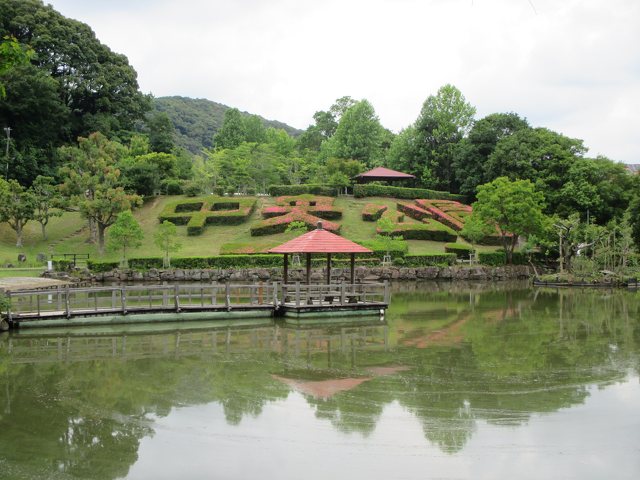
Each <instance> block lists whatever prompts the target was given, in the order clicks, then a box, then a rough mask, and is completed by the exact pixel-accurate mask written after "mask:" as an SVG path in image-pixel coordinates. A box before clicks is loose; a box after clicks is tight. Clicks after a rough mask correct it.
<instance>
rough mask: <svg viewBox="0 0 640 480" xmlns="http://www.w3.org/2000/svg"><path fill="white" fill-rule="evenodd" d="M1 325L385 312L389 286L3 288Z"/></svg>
mask: <svg viewBox="0 0 640 480" xmlns="http://www.w3.org/2000/svg"><path fill="white" fill-rule="evenodd" d="M6 296H7V298H8V299H9V302H10V305H11V306H10V308H9V309H8V311H7V315H6V319H5V320H4V322H5V325H4V326H5V327H9V326H11V327H46V326H61V325H82V326H85V325H98V324H121V323H137V322H142V323H145V322H149V323H153V322H162V321H165V322H170V321H174V322H175V321H186V320H196V319H200V320H201V319H213V318H224V319H229V318H258V317H265V316H269V317H270V316H276V315H278V316H280V315H282V316H294V317H300V316H305V315H306V316H310V315H315V316H318V315H320V316H323V315H326V316H331V315H333V316H337V315H342V316H348V315H349V314H354V313H356V314H362V313H365V314H366V313H369V314H371V313H372V312H378V313H379V311H380V310H382V311H384V309H386V308H387V306H388V304H389V297H390V292H389V286H388V284H386V283H384V284H337V285H307V284H299V283H298V284H292V285H291V284H290V285H285V284H282V283H279V282H272V283H256V284H250V285H241V284H232V283H227V284H218V283H211V284H192V285H189V284H187V285H184V284H182V285H135V286H110V287H85V288H69V287H62V288H56V289H49V290H22V291H13V292H7V294H6Z"/></svg>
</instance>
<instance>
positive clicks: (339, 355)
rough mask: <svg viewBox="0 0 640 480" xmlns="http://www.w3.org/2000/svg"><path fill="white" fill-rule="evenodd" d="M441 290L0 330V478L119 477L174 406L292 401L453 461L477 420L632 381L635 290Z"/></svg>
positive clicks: (537, 409) (422, 287) (412, 288)
mask: <svg viewBox="0 0 640 480" xmlns="http://www.w3.org/2000/svg"><path fill="white" fill-rule="evenodd" d="M445 287H446V288H443V287H442V286H438V285H435V284H433V283H426V284H412V285H409V286H405V289H404V290H402V289H401V290H398V291H396V292H395V293H394V296H393V303H392V305H391V308H390V309H389V312H388V315H387V319H386V321H385V322H380V321H370V322H365V323H360V324H342V325H341V324H338V325H332V326H326V327H325V326H317V325H314V326H309V327H298V326H291V325H286V324H271V323H269V324H265V323H264V322H260V323H258V324H250V323H247V322H245V323H243V324H242V325H238V324H237V323H235V324H223V323H220V322H212V323H201V324H197V325H191V326H189V328H184V327H183V328H177V327H176V328H175V329H174V330H171V331H150V330H149V329H148V327H145V328H140V327H138V328H131V329H123V330H120V331H118V330H115V331H114V330H105V331H100V332H96V331H92V332H87V331H79V330H76V331H75V332H72V333H71V334H70V333H68V332H56V331H46V332H45V331H40V332H28V331H26V330H25V331H24V332H20V333H17V334H11V335H2V336H0V452H2V455H0V471H3V472H7V475H8V478H11V477H12V476H15V477H16V478H21V477H28V476H31V477H36V478H38V477H48V478H55V477H56V476H59V477H60V478H65V477H67V476H71V477H76V478H105V479H110V478H122V477H126V476H127V475H128V472H129V469H130V468H131V466H132V465H134V464H135V463H136V462H137V461H138V454H139V450H140V443H141V441H142V440H143V439H150V438H152V437H153V436H154V434H156V429H157V427H156V423H157V421H158V419H160V418H165V417H168V416H171V415H172V412H175V411H177V410H176V409H180V408H183V407H186V406H194V405H214V404H215V405H219V406H220V408H221V409H222V412H223V415H224V419H225V421H226V423H227V425H229V428H238V427H239V426H240V424H241V423H242V422H243V420H244V419H257V418H260V417H261V415H263V412H264V410H265V408H267V407H268V406H269V405H280V404H282V405H284V406H291V405H293V403H295V402H297V400H296V398H300V397H301V398H303V399H304V401H305V403H306V405H307V408H308V409H311V411H313V413H314V415H315V418H316V421H317V422H320V424H327V423H328V424H330V425H332V427H333V429H334V431H335V432H336V434H337V435H352V434H356V435H359V436H361V438H363V439H366V438H368V437H370V436H371V435H372V434H373V432H374V431H375V430H376V427H377V425H378V424H379V422H380V421H381V418H382V417H383V415H384V412H385V411H386V409H389V408H395V406H397V407H399V408H401V409H402V410H403V411H405V412H409V413H410V414H411V415H412V416H413V417H414V418H416V419H417V421H418V422H419V424H420V427H421V429H422V433H423V436H424V438H425V439H426V440H427V442H428V443H429V444H431V445H436V446H437V447H438V448H439V449H440V450H441V451H442V452H447V453H449V454H463V452H464V450H465V447H466V446H467V445H468V443H469V442H470V440H471V439H472V438H473V437H474V435H476V434H477V431H478V428H479V426H480V425H492V426H495V427H496V428H513V427H514V426H521V425H525V424H527V422H529V421H530V419H531V418H532V416H534V415H540V414H547V413H552V412H557V411H559V410H561V409H567V408H575V407H576V406H579V405H582V404H583V403H584V402H585V401H586V399H587V398H589V396H590V395H591V392H592V389H593V387H594V386H597V387H598V388H600V389H606V388H607V387H608V386H609V385H612V384H615V383H619V384H621V383H624V382H628V381H629V379H630V378H634V379H635V378H636V377H637V375H638V373H639V363H638V358H639V357H638V352H639V351H640V298H639V295H638V293H635V294H634V293H631V292H623V291H613V292H603V291H573V290H565V291H555V290H532V289H528V288H522V287H520V286H515V287H514V286H513V285H511V286H507V285H505V284H499V285H489V286H481V285H478V284H474V285H472V286H461V285H455V286H452V285H445ZM452 287H453V288H452ZM634 381H636V382H637V380H634ZM291 408H293V407H291ZM298 413H299V412H298ZM288 418H289V417H288V414H287V408H283V409H282V418H281V422H283V423H284V425H289V424H288V423H287V421H288ZM399 441H400V442H401V441H402V439H401V438H400V440H399ZM309 455H313V453H312V452H309Z"/></svg>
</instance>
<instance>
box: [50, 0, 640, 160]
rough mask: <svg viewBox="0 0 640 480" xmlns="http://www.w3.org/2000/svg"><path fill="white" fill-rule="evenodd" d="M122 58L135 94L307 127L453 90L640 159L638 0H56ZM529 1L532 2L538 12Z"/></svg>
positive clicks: (392, 114) (389, 111) (387, 120)
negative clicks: (342, 111)
mask: <svg viewBox="0 0 640 480" xmlns="http://www.w3.org/2000/svg"><path fill="white" fill-rule="evenodd" d="M50 3H52V4H53V6H54V8H56V9H58V10H59V11H61V12H62V13H63V14H64V15H66V16H70V17H73V18H77V19H79V20H81V21H84V22H86V23H88V24H89V25H90V26H91V27H92V28H93V29H94V30H95V31H96V33H97V35H98V37H99V38H100V40H101V41H103V42H104V43H106V44H108V45H109V46H110V47H111V48H112V49H113V50H115V51H118V52H121V53H124V54H125V55H127V57H128V58H129V61H130V62H131V64H132V65H133V66H134V67H135V68H136V70H137V71H138V74H139V80H140V85H141V88H142V89H143V90H144V91H150V92H152V93H153V94H154V95H156V96H163V95H185V96H191V97H204V98H209V99H211V100H215V101H219V102H222V103H226V104H228V105H232V106H237V107H239V108H241V109H244V110H248V111H251V112H254V113H258V114H260V115H263V116H265V117H268V118H275V119H278V120H282V121H285V122H287V123H290V124H292V125H294V126H297V127H301V128H304V127H305V126H306V125H307V124H308V123H309V122H310V121H311V117H312V115H313V113H314V112H315V111H316V110H320V109H326V108H328V107H329V106H330V105H331V103H332V102H333V100H335V99H336V98H338V97H340V96H343V95H351V96H353V97H355V98H368V99H369V100H370V101H371V102H372V103H373V105H374V106H375V108H376V110H377V112H378V114H379V116H380V118H381V121H382V123H383V124H384V125H385V126H387V127H389V128H391V129H393V130H396V131H397V130H399V129H401V128H403V127H405V126H407V125H409V124H410V123H412V122H413V121H414V120H415V118H416V116H417V115H418V112H419V110H420V107H421V105H422V103H423V101H424V100H425V99H426V97H427V96H428V95H430V94H434V93H435V92H436V91H437V89H438V88H439V87H440V86H441V85H443V84H444V83H453V84H454V85H456V86H457V87H458V88H460V89H461V90H462V92H463V93H464V94H465V96H466V97H467V99H468V100H469V101H470V102H471V103H472V104H474V105H475V106H476V108H477V109H478V116H482V115H486V114H489V113H492V112H497V111H515V112H517V113H519V114H520V115H522V116H525V117H527V118H528V119H529V120H530V122H531V123H532V124H533V125H535V126H546V127H548V128H551V129H554V130H557V131H560V132H562V133H564V134H566V135H569V136H572V137H577V138H582V139H583V140H585V143H586V145H587V146H589V147H590V148H591V152H590V153H591V154H593V155H595V154H597V153H601V154H606V155H607V156H609V157H611V158H614V159H617V160H622V161H626V162H640V140H638V139H637V138H638V136H637V134H636V132H634V131H633V130H634V129H635V124H637V123H638V122H637V119H636V114H635V111H636V110H637V108H638V107H639V106H640V78H639V77H640V29H638V28H637V26H638V24H640V5H639V4H637V2H634V1H633V0H619V1H616V2H608V1H605V0H565V1H563V2H557V1H553V0H531V2H530V1H529V0H446V1H445V0H395V1H392V0H370V1H364V0H362V1H360V0H351V1H346V0H343V1H339V0H325V1H322V2H318V1H316V2H310V1H300V0H298V1H295V0H269V1H266V0H265V1H261V0H244V1H235V2H224V1H204V0H183V1H182V2H169V1H164V0H162V1H150V0H139V1H120V0H118V1H115V2H114V1H112V2H88V1H80V0H50ZM532 5H533V6H532Z"/></svg>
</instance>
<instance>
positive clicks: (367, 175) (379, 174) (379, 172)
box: [353, 167, 416, 183]
mask: <svg viewBox="0 0 640 480" xmlns="http://www.w3.org/2000/svg"><path fill="white" fill-rule="evenodd" d="M353 178H354V180H355V181H356V182H357V183H369V182H398V181H401V180H415V178H416V176H415V175H411V174H409V173H403V172H398V171H396V170H391V169H390V168H385V167H376V168H374V169H373V170H369V171H368V172H364V173H361V174H360V175H356V176H355V177H353Z"/></svg>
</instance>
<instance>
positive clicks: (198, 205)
mask: <svg viewBox="0 0 640 480" xmlns="http://www.w3.org/2000/svg"><path fill="white" fill-rule="evenodd" d="M255 208H256V199H255V198H224V197H200V198H193V199H190V200H180V201H177V202H171V203H168V204H167V205H166V206H165V208H164V210H163V211H162V213H161V214H160V216H159V217H158V220H160V222H164V221H165V220H168V221H170V222H171V223H173V224H175V225H186V226H187V235H200V234H201V233H202V232H203V231H204V229H205V227H206V226H207V225H238V224H240V223H243V222H246V221H247V220H248V219H249V217H250V216H251V214H252V213H253V211H254V210H255Z"/></svg>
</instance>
